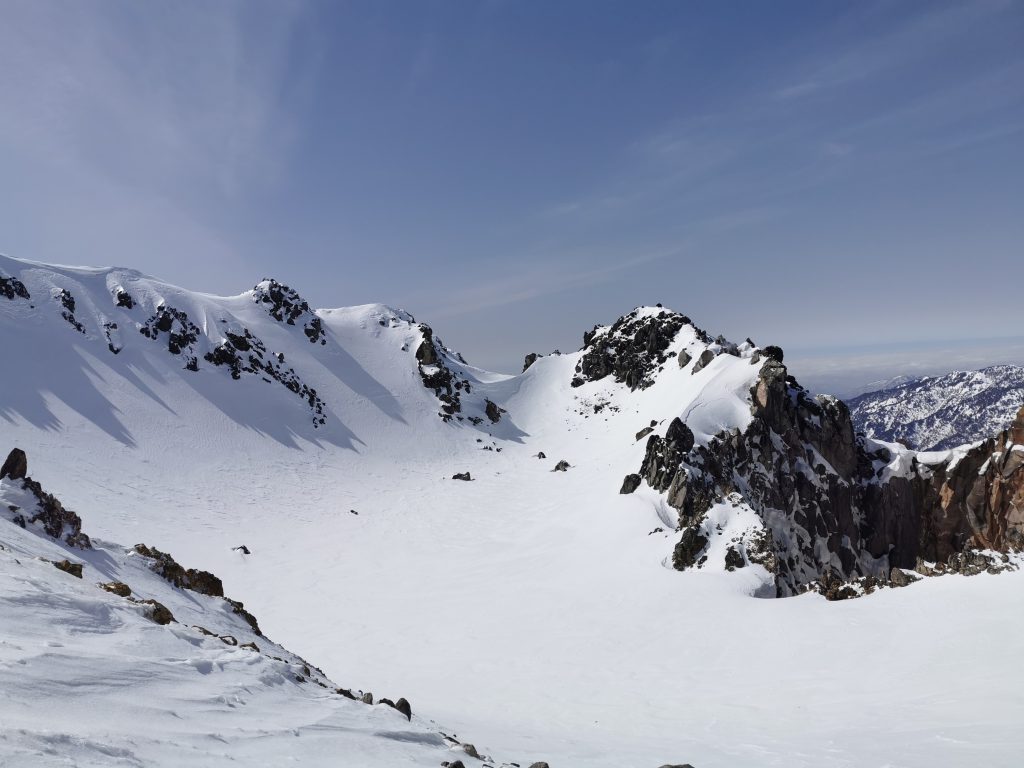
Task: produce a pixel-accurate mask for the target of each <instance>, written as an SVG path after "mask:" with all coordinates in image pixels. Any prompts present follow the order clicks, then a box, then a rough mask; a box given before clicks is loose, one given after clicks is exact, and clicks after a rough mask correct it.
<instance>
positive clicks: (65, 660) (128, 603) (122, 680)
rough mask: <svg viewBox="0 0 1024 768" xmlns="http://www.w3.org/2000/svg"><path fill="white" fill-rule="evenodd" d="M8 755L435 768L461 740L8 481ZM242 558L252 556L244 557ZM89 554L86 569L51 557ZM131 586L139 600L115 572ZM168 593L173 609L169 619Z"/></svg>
mask: <svg viewBox="0 0 1024 768" xmlns="http://www.w3.org/2000/svg"><path fill="white" fill-rule="evenodd" d="M0 504H2V511H0V616H2V617H3V621H2V622H0V690H2V691H3V699H2V704H0V721H2V723H3V727H2V728H0V764H2V765H4V766H11V767H12V768H13V767H14V766H33V768H34V767H36V766H57V765H62V766H63V765H80V766H115V765H117V766H144V765H204V766H219V765H237V764H238V762H239V761H243V762H244V764H246V765H250V766H279V765H282V764H284V763H286V762H292V761H293V762H299V763H301V764H304V765H327V764H335V761H336V760H337V757H338V755H340V754H343V755H345V756H346V759H347V760H348V761H350V762H348V764H349V765H360V766H367V767H368V768H369V767H370V766H381V768H384V767H385V766H387V767H388V768H390V767H391V766H399V765H407V766H436V765H438V764H439V763H440V762H441V761H442V760H445V759H454V754H455V752H454V751H453V749H454V745H451V744H450V743H449V742H447V741H446V740H445V738H444V735H443V734H441V733H440V732H439V731H438V730H437V729H436V728H435V727H430V726H429V724H427V723H425V722H424V721H422V720H421V719H420V718H419V717H414V719H413V720H412V721H411V722H409V721H407V720H406V718H405V716H404V715H403V714H401V713H399V712H397V711H396V710H395V709H392V708H391V707H389V706H387V705H384V704H378V705H376V706H368V705H366V704H363V703H361V702H357V701H352V700H350V699H348V698H345V697H343V696H340V695H338V694H337V693H335V692H334V689H335V688H336V687H337V686H335V685H334V684H333V683H331V682H330V681H329V680H328V679H326V678H325V677H324V676H323V674H322V673H320V672H319V670H316V669H311V668H310V667H309V666H308V664H307V662H305V661H304V660H303V659H301V658H299V657H297V656H295V655H294V654H292V653H290V652H288V651H286V650H285V649H284V648H282V647H280V646H278V645H276V644H275V643H273V642H271V641H269V640H268V639H267V638H265V637H263V636H262V635H258V634H256V633H255V632H254V631H253V628H252V627H250V625H249V624H248V623H247V622H246V621H245V620H244V619H243V618H241V617H240V616H239V615H237V614H236V613H234V611H233V610H232V608H231V606H230V604H229V603H227V602H226V601H224V600H223V599H221V598H218V597H213V596H209V595H205V594H198V593H195V592H192V591H188V590H184V589H179V588H176V587H174V586H172V585H171V584H170V583H168V582H167V581H165V580H164V579H163V578H162V577H160V576H158V575H157V574H156V573H154V572H153V571H152V570H151V568H150V564H151V562H152V561H151V560H149V559H148V558H145V557H143V556H141V555H140V554H139V553H137V552H135V551H134V550H133V549H131V548H127V547H123V546H119V545H116V544H111V543H109V542H103V541H96V540H94V542H93V548H91V549H86V550H82V549H77V548H75V547H71V546H67V545H65V544H63V543H61V542H57V541H54V540H52V539H50V538H48V537H47V536H46V535H45V534H44V533H43V532H42V531H41V530H39V527H38V525H28V526H27V528H22V527H19V526H18V525H15V524H14V522H11V520H12V518H13V517H14V513H13V512H12V511H9V508H8V507H9V506H12V507H16V508H17V509H18V510H19V511H22V512H25V513H28V514H31V513H30V510H32V509H35V504H36V502H35V499H34V498H33V497H32V496H31V495H30V494H29V493H26V492H25V491H24V490H23V489H22V487H21V483H20V481H12V480H10V479H4V480H0ZM239 557H241V555H239ZM61 561H70V562H71V563H77V564H80V565H82V576H81V578H77V577H75V576H74V575H72V574H70V573H67V572H65V571H63V570H58V569H57V568H55V567H54V565H53V563H55V562H61ZM112 582H119V583H120V584H121V585H129V587H130V589H131V592H132V594H131V596H130V598H126V597H122V596H119V595H117V594H112V593H111V592H108V591H106V590H104V589H102V588H101V587H100V584H103V583H112ZM154 599H155V600H156V601H158V602H159V603H160V604H161V605H163V606H165V607H166V608H167V609H169V610H170V612H171V613H172V614H173V616H174V617H175V621H174V622H173V623H170V624H166V625H161V624H157V623H155V622H154V621H153V620H151V618H150V617H149V615H148V614H149V611H150V610H151V609H150V608H149V607H148V606H147V605H146V604H144V603H141V602H134V601H144V600H154Z"/></svg>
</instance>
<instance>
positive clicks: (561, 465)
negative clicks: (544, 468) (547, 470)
mask: <svg viewBox="0 0 1024 768" xmlns="http://www.w3.org/2000/svg"><path fill="white" fill-rule="evenodd" d="M571 466H572V465H571V464H570V463H569V462H568V461H566V460H565V459H562V460H561V461H560V462H558V463H557V464H555V468H554V469H553V470H551V471H552V472H565V470H567V469H569V468H570V467H571Z"/></svg>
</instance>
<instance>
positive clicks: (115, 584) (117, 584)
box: [100, 581, 132, 597]
mask: <svg viewBox="0 0 1024 768" xmlns="http://www.w3.org/2000/svg"><path fill="white" fill-rule="evenodd" d="M100 589H105V590H106V591H107V592H110V593H112V594H115V595H117V596H118V597H131V594H132V590H131V588H130V587H129V586H128V585H127V584H125V583H124V582H121V581H108V582H107V583H105V584H100Z"/></svg>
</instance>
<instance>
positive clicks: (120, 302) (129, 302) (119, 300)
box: [114, 288, 135, 309]
mask: <svg viewBox="0 0 1024 768" xmlns="http://www.w3.org/2000/svg"><path fill="white" fill-rule="evenodd" d="M114 302H115V303H116V304H117V306H119V307H123V308H124V309H132V308H133V307H134V306H135V299H133V298H132V297H131V294H130V293H128V291H126V290H124V289H123V288H118V289H117V293H115V294H114Z"/></svg>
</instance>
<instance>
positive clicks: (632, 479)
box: [619, 474, 641, 494]
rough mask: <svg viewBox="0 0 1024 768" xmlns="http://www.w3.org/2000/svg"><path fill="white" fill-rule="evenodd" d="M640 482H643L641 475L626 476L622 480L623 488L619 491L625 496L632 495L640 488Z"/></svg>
mask: <svg viewBox="0 0 1024 768" xmlns="http://www.w3.org/2000/svg"><path fill="white" fill-rule="evenodd" d="M640 480H641V477H640V475H637V474H632V475H626V476H625V477H624V478H623V479H622V488H620V489H619V493H623V494H626V493H632V492H633V491H635V490H636V489H637V488H639V487H640Z"/></svg>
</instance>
